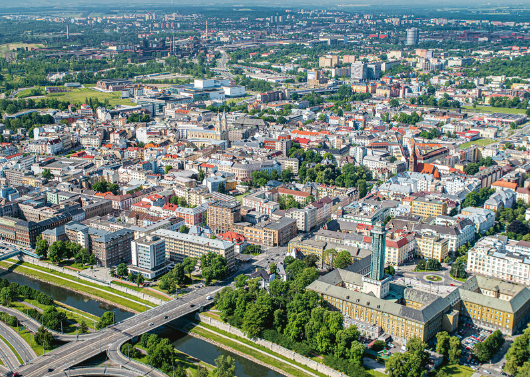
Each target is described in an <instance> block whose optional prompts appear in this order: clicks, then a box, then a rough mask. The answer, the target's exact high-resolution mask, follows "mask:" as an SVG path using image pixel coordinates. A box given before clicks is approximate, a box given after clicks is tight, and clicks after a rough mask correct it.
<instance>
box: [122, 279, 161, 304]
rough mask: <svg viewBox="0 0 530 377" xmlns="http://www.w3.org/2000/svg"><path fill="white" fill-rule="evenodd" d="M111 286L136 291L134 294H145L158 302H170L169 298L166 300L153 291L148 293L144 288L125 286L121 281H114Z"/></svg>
mask: <svg viewBox="0 0 530 377" xmlns="http://www.w3.org/2000/svg"><path fill="white" fill-rule="evenodd" d="M112 284H115V285H119V286H121V287H125V288H129V289H132V290H133V291H136V292H140V293H143V294H146V295H148V296H151V297H154V298H157V299H159V300H162V301H171V299H170V298H167V297H166V296H164V295H160V294H158V293H156V292H153V291H150V290H149V289H145V288H142V287H137V286H136V285H130V284H127V283H123V282H121V281H116V280H114V281H113V282H112Z"/></svg>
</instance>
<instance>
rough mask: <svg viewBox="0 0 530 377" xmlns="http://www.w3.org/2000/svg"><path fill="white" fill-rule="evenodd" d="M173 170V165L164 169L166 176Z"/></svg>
mask: <svg viewBox="0 0 530 377" xmlns="http://www.w3.org/2000/svg"><path fill="white" fill-rule="evenodd" d="M171 169H173V166H171V165H166V167H165V168H164V174H167V173H169V171H170V170H171Z"/></svg>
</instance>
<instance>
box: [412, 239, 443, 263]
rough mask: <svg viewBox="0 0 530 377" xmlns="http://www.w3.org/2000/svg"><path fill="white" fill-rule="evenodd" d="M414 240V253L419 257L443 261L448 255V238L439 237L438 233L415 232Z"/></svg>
mask: <svg viewBox="0 0 530 377" xmlns="http://www.w3.org/2000/svg"><path fill="white" fill-rule="evenodd" d="M415 240H416V255H418V256H419V257H421V258H424V259H426V260H428V259H436V260H437V261H438V262H443V260H444V259H445V257H447V256H448V255H449V240H448V239H444V238H441V237H440V236H439V235H438V234H417V235H416V237H415Z"/></svg>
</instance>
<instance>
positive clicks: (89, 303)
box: [0, 268, 282, 377]
mask: <svg viewBox="0 0 530 377" xmlns="http://www.w3.org/2000/svg"><path fill="white" fill-rule="evenodd" d="M0 277H2V278H5V279H7V280H8V281H9V282H15V283H18V284H20V285H27V286H28V287H31V288H33V289H36V290H38V291H40V292H44V293H46V294H47V295H49V296H50V297H52V298H53V299H54V300H55V301H58V302H62V303H64V304H66V305H69V306H71V307H73V308H76V309H79V310H82V311H84V312H87V313H90V314H93V315H96V316H98V317H101V316H102V315H103V313H105V312H106V311H112V312H114V315H115V316H116V321H122V320H124V319H126V318H129V317H131V316H132V315H133V313H131V312H128V311H126V310H123V309H120V308H117V307H115V306H113V305H108V304H106V303H103V302H99V301H96V300H92V299H91V298H89V297H87V296H83V295H82V294H79V293H77V292H74V291H71V290H68V289H65V288H63V287H58V286H55V285H53V284H50V283H46V282H42V281H39V280H36V279H33V278H31V277H28V276H25V275H21V274H17V273H14V272H10V271H7V270H5V269H2V268H0ZM177 322H180V321H178V320H177ZM176 324H177V323H176ZM153 332H156V333H159V334H160V335H161V336H165V337H167V338H169V339H170V340H171V341H172V342H173V345H174V346H175V348H176V349H177V350H179V351H181V352H184V353H186V354H188V355H190V356H192V357H195V358H197V359H199V360H202V361H204V362H205V363H208V364H211V365H215V359H216V358H218V357H219V356H221V355H229V356H231V357H232V358H234V359H235V362H236V376H237V377H279V376H282V375H281V374H279V373H276V372H274V371H273V370H271V369H269V368H267V367H264V366H262V365H259V364H256V363H254V362H253V361H250V360H248V359H246V358H244V357H241V356H238V355H236V354H233V353H231V352H228V351H226V350H224V349H222V348H219V347H217V346H215V345H213V344H210V343H208V342H205V341H203V340H201V339H197V338H194V337H192V336H189V335H186V334H184V333H182V332H180V331H177V330H175V329H174V328H172V327H169V326H164V327H161V328H159V329H156V330H154V331H153ZM102 361H104V360H103V359H101V360H100V358H98V359H97V360H96V364H100V363H101V362H102ZM90 364H92V363H90Z"/></svg>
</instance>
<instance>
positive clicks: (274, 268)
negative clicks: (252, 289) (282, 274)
mask: <svg viewBox="0 0 530 377" xmlns="http://www.w3.org/2000/svg"><path fill="white" fill-rule="evenodd" d="M277 271H278V267H276V264H275V263H271V264H269V272H270V273H271V274H275V273H276V272H277Z"/></svg>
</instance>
